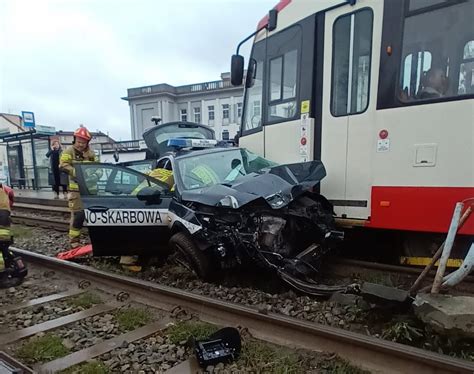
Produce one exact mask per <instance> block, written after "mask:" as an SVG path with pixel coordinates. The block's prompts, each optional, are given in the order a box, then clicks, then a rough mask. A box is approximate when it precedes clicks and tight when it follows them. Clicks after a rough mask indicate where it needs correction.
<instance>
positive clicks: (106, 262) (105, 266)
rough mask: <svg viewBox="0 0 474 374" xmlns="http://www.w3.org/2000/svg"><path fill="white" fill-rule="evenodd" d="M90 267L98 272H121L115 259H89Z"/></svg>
mask: <svg viewBox="0 0 474 374" xmlns="http://www.w3.org/2000/svg"><path fill="white" fill-rule="evenodd" d="M90 265H91V266H93V267H95V268H96V269H98V270H102V271H107V272H113V273H117V272H119V271H120V270H121V268H120V267H119V265H118V260H117V259H110V258H94V257H93V258H91V259H90Z"/></svg>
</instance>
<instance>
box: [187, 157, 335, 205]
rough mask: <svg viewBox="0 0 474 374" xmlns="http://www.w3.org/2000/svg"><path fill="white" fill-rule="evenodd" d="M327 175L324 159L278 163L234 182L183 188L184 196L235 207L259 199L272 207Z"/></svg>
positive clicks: (209, 203)
mask: <svg viewBox="0 0 474 374" xmlns="http://www.w3.org/2000/svg"><path fill="white" fill-rule="evenodd" d="M325 176H326V169H325V168H324V165H323V163H322V162H321V161H309V162H302V163H296V164H286V165H278V166H274V167H272V168H268V169H264V170H262V171H261V172H259V173H251V174H248V175H246V176H243V177H240V178H238V179H236V180H235V181H233V182H229V183H225V184H216V185H214V186H210V187H204V188H199V189H195V190H188V191H184V192H183V193H182V194H181V198H182V200H183V201H190V202H197V203H200V204H204V205H209V206H223V207H230V208H234V209H238V208H240V207H242V206H244V205H246V204H248V203H250V202H255V201H256V200H259V199H260V200H263V201H265V202H266V203H267V204H268V205H269V206H270V207H271V208H273V209H280V208H283V207H285V206H287V205H288V204H289V203H290V202H291V201H292V200H294V199H295V198H296V197H298V196H299V195H301V194H302V193H304V192H306V191H308V190H310V189H311V188H313V187H314V186H316V185H317V184H318V183H319V182H320V181H321V179H323V178H324V177H325Z"/></svg>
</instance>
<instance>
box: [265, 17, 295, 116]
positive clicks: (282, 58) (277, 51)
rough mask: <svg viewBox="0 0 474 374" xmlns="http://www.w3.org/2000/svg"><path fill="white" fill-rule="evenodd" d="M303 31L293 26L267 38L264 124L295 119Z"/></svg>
mask: <svg viewBox="0 0 474 374" xmlns="http://www.w3.org/2000/svg"><path fill="white" fill-rule="evenodd" d="M301 41H302V29H301V27H300V26H299V25H296V26H292V27H290V28H288V29H286V30H283V31H281V32H279V33H278V34H276V35H274V36H272V37H270V38H268V46H267V56H268V58H267V65H266V66H267V68H268V73H267V74H266V76H267V81H268V84H267V85H266V87H265V90H266V93H267V95H266V100H265V101H266V105H265V106H264V113H265V115H266V121H265V123H276V122H280V121H285V120H288V119H292V118H295V117H296V116H297V114H298V107H297V105H296V103H297V97H298V72H299V63H300V61H299V59H300V57H299V54H300V51H301Z"/></svg>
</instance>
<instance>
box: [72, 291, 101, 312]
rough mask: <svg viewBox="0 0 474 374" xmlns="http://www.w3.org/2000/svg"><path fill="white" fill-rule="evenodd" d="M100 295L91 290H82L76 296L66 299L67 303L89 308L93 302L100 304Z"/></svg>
mask: <svg viewBox="0 0 474 374" xmlns="http://www.w3.org/2000/svg"><path fill="white" fill-rule="evenodd" d="M101 302H102V300H101V299H100V297H99V296H98V295H96V294H94V293H91V292H84V293H82V294H80V295H77V296H76V297H73V298H71V299H69V300H67V303H68V305H70V306H74V307H78V308H79V307H80V308H84V309H88V308H90V307H91V306H92V305H94V304H100V303H101Z"/></svg>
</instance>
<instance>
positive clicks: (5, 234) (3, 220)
mask: <svg viewBox="0 0 474 374" xmlns="http://www.w3.org/2000/svg"><path fill="white" fill-rule="evenodd" d="M12 205H13V190H12V189H11V188H9V187H7V186H1V185H0V242H4V241H10V239H11V232H10V223H11V221H10V210H11V207H12Z"/></svg>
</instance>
